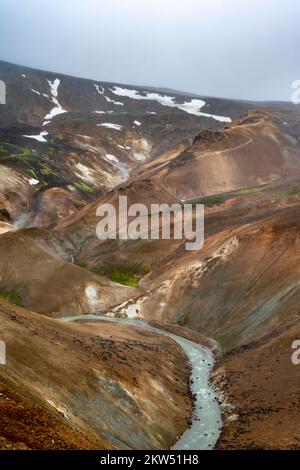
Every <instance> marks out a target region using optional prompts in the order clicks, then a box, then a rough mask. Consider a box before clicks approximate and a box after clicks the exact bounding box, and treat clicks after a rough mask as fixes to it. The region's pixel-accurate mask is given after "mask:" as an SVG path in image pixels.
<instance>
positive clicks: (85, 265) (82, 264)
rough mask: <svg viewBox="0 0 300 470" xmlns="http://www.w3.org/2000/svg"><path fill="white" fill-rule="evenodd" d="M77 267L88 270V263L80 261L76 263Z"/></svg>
mask: <svg viewBox="0 0 300 470" xmlns="http://www.w3.org/2000/svg"><path fill="white" fill-rule="evenodd" d="M75 264H77V266H80V268H86V267H87V262H86V261H84V260H83V259H79V260H78V261H76V262H75Z"/></svg>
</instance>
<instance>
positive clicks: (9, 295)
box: [0, 290, 22, 307]
mask: <svg viewBox="0 0 300 470" xmlns="http://www.w3.org/2000/svg"><path fill="white" fill-rule="evenodd" d="M0 299H3V300H6V302H9V303H11V304H13V305H17V306H18V307H21V306H22V299H21V297H20V295H19V294H18V293H17V292H15V291H14V290H11V291H7V292H6V291H0Z"/></svg>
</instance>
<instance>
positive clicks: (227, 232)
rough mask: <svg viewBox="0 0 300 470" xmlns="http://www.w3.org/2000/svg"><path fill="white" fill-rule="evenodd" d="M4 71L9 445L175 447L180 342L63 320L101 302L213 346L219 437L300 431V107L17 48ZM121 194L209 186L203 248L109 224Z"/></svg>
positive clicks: (0, 210)
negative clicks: (33, 58)
mask: <svg viewBox="0 0 300 470" xmlns="http://www.w3.org/2000/svg"><path fill="white" fill-rule="evenodd" d="M0 79H1V80H4V81H5V82H6V84H7V105H4V106H1V107H0V254H1V256H0V298H1V299H3V300H0V312H1V313H0V314H1V330H0V339H1V340H3V341H5V342H6V344H7V351H8V355H7V361H8V362H7V365H6V366H0V376H1V391H0V413H1V427H0V447H2V448H84V449H86V448H104V449H127V448H131V449H132V448H140V449H150V448H155V449H163V448H170V446H171V445H173V444H174V443H175V441H176V439H177V438H178V437H179V435H180V434H182V432H183V431H184V430H185V429H186V427H187V426H188V424H189V423H190V420H191V416H192V406H193V400H192V397H191V395H190V391H189V390H190V389H189V365H188V362H187V359H186V357H185V355H184V353H183V351H182V349H181V348H180V347H179V345H178V344H176V343H175V342H174V341H172V340H171V339H170V338H167V337H165V336H164V335H162V334H159V333H153V332H151V331H148V330H147V331H145V330H143V329H141V328H138V327H134V326H132V325H130V324H128V325H119V324H111V323H110V324H106V323H105V322H100V323H92V324H91V323H88V322H87V323H82V322H81V323H72V324H67V323H64V322H63V321H61V318H62V317H65V316H74V317H75V316H78V315H82V314H98V315H109V316H116V317H125V318H126V317H130V318H133V317H139V318H142V319H145V320H147V321H149V322H150V323H151V324H155V325H158V326H159V327H160V328H163V329H165V330H168V331H172V332H175V334H176V335H180V336H183V337H187V338H188V339H191V340H193V341H194V342H200V343H201V344H204V345H205V346H207V347H210V348H212V349H213V351H214V353H215V356H216V358H217V363H216V367H215V370H214V373H213V377H212V381H213V383H214V385H215V387H216V388H217V390H218V393H219V398H220V405H221V410H222V412H223V428H222V434H221V437H220V440H219V442H218V444H217V447H218V448H221V449H232V448H239V449H250V448H251V449H254V448H255V449H271V448H273V449H275V448H280V449H287V448H288V449H297V448H300V444H299V432H298V431H299V430H298V428H297V426H298V423H299V417H300V401H299V390H298V388H299V387H298V384H299V379H300V377H299V374H300V366H298V367H297V366H295V365H293V364H292V362H291V344H292V342H293V341H294V340H296V339H299V336H300V332H299V318H300V311H299V300H300V287H299V286H300V268H299V256H300V245H299V243H300V239H299V233H300V232H299V228H300V227H299V220H300V219H299V216H300V111H299V109H297V108H296V107H295V106H293V105H290V104H288V103H250V102H243V101H230V100H221V99H215V98H207V97H199V96H190V95H184V94H180V93H178V92H171V91H169V90H158V89H147V88H141V87H131V86H129V85H120V84H113V83H104V82H94V81H91V80H83V79H77V78H73V77H67V76H63V75H59V74H53V73H50V72H44V71H37V70H33V69H28V68H25V67H21V66H15V65H12V64H7V63H4V62H0ZM120 195H126V196H127V197H128V204H132V203H138V202H141V203H144V204H146V205H147V206H148V207H150V205H151V204H154V203H156V204H157V203H167V204H172V203H175V202H177V203H183V202H191V203H192V204H193V205H194V206H195V204H196V203H203V204H205V244H204V247H203V249H201V250H199V251H192V252H190V251H186V250H185V246H184V245H185V240H172V239H171V240H144V239H141V238H140V239H138V240H129V241H127V240H119V239H117V240H106V241H103V240H99V239H98V238H97V236H96V225H97V222H98V220H99V217H97V215H96V209H97V207H98V206H99V204H101V203H106V202H110V203H112V204H113V205H114V206H115V207H116V208H117V207H118V198H119V196H120ZM179 365H180V367H179ZM18 414H20V416H21V417H22V418H21V421H20V424H18V425H17V424H16V422H17V416H18ZM27 416H28V417H29V416H38V417H39V418H38V419H33V421H32V425H31V428H30V430H31V432H32V437H28V429H29V428H28V418H26V417H27ZM49 420H51V422H52V423H53V427H52V431H51V432H50V431H49V430H47V429H46V428H45V423H46V422H48V421H49ZM128 431H131V432H128ZM30 436H31V434H30Z"/></svg>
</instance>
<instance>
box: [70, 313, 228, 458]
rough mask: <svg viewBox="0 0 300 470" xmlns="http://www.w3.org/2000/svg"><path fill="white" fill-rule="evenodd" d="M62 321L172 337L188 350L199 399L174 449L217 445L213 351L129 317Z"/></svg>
mask: <svg viewBox="0 0 300 470" xmlns="http://www.w3.org/2000/svg"><path fill="white" fill-rule="evenodd" d="M61 320H64V321H68V322H76V321H78V320H79V321H83V320H88V321H91V320H92V321H97V320H98V321H102V320H104V321H110V322H114V323H125V324H126V323H130V324H132V325H135V326H138V327H140V328H148V329H150V330H152V331H155V332H157V333H159V334H163V335H165V336H168V337H169V338H171V339H173V340H174V341H176V342H177V343H178V344H179V345H180V346H181V347H182V349H183V350H184V352H185V354H186V355H187V357H188V359H189V362H190V364H191V367H192V374H191V390H192V393H193V394H194V396H195V409H194V411H193V417H192V425H191V427H190V428H188V429H187V430H186V431H185V432H184V433H183V434H182V436H181V437H180V438H179V440H178V441H177V442H176V443H175V445H174V446H173V449H174V450H209V449H213V447H214V446H215V444H216V442H217V440H218V438H219V435H220V430H221V413H220V409H219V405H218V401H217V397H216V394H215V392H214V391H213V389H212V388H211V386H210V384H209V376H210V372H211V370H212V367H213V363H214V359H213V354H212V352H211V351H210V350H209V349H208V348H205V347H204V346H200V345H199V344H197V343H193V342H192V341H189V340H187V339H184V338H182V337H181V336H177V335H174V334H172V333H168V332H167V331H163V330H160V329H158V328H154V327H152V326H150V325H149V324H148V323H147V322H145V321H142V320H133V319H127V318H126V319H125V318H110V317H100V316H97V315H80V316H77V317H65V318H61Z"/></svg>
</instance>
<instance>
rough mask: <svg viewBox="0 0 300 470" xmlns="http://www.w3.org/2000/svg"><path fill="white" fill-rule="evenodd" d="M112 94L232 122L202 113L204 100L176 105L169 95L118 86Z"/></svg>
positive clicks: (225, 118) (228, 118)
mask: <svg viewBox="0 0 300 470" xmlns="http://www.w3.org/2000/svg"><path fill="white" fill-rule="evenodd" d="M110 90H111V92H112V93H114V94H115V95H118V96H126V97H127V98H132V99H134V100H150V101H157V102H158V103H159V104H161V105H162V106H169V107H170V108H177V109H180V110H181V111H184V112H186V113H189V114H193V115H195V116H204V117H209V118H212V119H215V120H216V121H221V122H231V118H230V117H226V116H216V115H214V114H207V113H203V112H201V111H200V109H201V108H203V106H205V105H206V102H205V101H203V100H198V99H193V100H191V101H185V102H184V103H182V104H180V103H176V102H175V97H172V96H167V95H160V94H159V93H152V92H149V93H147V92H145V94H143V95H141V94H140V93H139V92H138V91H137V90H131V89H129V88H121V87H118V86H114V87H113V88H111V89H110Z"/></svg>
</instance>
